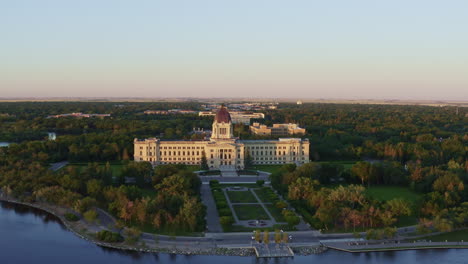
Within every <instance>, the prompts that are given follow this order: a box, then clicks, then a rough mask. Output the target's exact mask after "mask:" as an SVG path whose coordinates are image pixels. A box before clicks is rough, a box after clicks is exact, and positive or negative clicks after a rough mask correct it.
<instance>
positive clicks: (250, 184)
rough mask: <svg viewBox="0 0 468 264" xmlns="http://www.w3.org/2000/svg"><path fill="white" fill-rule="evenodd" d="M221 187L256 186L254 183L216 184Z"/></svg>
mask: <svg viewBox="0 0 468 264" xmlns="http://www.w3.org/2000/svg"><path fill="white" fill-rule="evenodd" d="M218 186H219V187H221V188H226V187H247V188H258V185H257V184H256V183H222V184H219V185H218Z"/></svg>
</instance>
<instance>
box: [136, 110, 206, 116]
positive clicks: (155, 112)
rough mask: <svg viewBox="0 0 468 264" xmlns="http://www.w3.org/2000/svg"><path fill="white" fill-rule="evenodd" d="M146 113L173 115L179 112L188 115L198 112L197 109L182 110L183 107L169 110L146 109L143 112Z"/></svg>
mask: <svg viewBox="0 0 468 264" xmlns="http://www.w3.org/2000/svg"><path fill="white" fill-rule="evenodd" d="M144 113H145V114H146V115H169V114H171V115H175V114H181V115H190V114H196V113H198V112H197V111H193V110H184V109H170V110H167V111H166V110H146V111H145V112H144Z"/></svg>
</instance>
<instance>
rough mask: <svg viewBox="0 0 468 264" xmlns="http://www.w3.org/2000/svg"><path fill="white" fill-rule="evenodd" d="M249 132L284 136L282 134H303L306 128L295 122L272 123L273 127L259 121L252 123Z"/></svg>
mask: <svg viewBox="0 0 468 264" xmlns="http://www.w3.org/2000/svg"><path fill="white" fill-rule="evenodd" d="M250 132H252V133H253V134H255V135H262V136H284V135H304V134H305V133H306V130H305V129H304V128H300V127H299V126H298V125H297V124H291V123H289V124H273V127H267V126H266V125H261V124H259V123H253V125H251V126H250Z"/></svg>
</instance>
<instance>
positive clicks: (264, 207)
mask: <svg viewBox="0 0 468 264" xmlns="http://www.w3.org/2000/svg"><path fill="white" fill-rule="evenodd" d="M250 192H251V193H252V194H253V195H254V196H255V199H257V201H258V203H259V204H260V206H261V207H262V208H263V210H265V212H266V213H267V215H268V217H270V220H271V222H272V225H276V224H277V222H276V219H275V218H274V217H273V216H272V215H271V214H270V211H268V209H267V208H266V206H265V205H264V204H263V202H262V200H260V198H258V196H257V194H256V193H255V191H254V190H252V189H250Z"/></svg>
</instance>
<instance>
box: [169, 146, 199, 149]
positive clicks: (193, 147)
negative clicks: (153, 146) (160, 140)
mask: <svg viewBox="0 0 468 264" xmlns="http://www.w3.org/2000/svg"><path fill="white" fill-rule="evenodd" d="M161 149H203V147H200V146H198V147H171V146H169V147H167V146H165V147H161Z"/></svg>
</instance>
